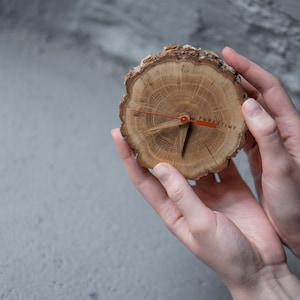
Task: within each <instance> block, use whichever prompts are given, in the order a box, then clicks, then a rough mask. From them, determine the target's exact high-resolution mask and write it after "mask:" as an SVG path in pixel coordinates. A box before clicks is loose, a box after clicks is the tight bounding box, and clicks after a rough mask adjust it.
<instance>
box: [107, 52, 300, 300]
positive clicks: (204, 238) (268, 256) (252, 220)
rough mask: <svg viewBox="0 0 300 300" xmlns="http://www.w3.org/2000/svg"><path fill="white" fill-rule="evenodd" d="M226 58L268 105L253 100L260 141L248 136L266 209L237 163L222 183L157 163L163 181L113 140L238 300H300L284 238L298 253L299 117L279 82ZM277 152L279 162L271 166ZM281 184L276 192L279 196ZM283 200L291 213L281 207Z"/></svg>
mask: <svg viewBox="0 0 300 300" xmlns="http://www.w3.org/2000/svg"><path fill="white" fill-rule="evenodd" d="M223 55H224V57H225V58H226V59H227V61H229V62H230V64H232V65H234V66H235V67H236V68H237V69H238V70H239V71H240V73H241V74H242V75H244V77H245V78H246V80H247V81H246V80H245V81H244V85H245V87H246V88H247V91H248V93H249V94H250V95H253V96H254V95H256V97H257V99H258V101H259V103H261V104H262V106H260V105H259V104H258V103H254V102H253V101H254V100H253V99H250V100H247V101H246V102H245V104H244V105H243V114H244V116H245V119H246V121H247V124H248V126H249V128H250V130H251V133H252V134H253V135H254V137H255V138H256V140H257V143H258V145H257V144H256V141H255V140H254V139H253V138H252V137H251V136H249V139H248V141H247V145H246V146H247V147H246V151H247V153H248V155H249V160H250V162H251V165H252V171H253V175H254V176H255V179H256V184H257V187H258V192H259V195H260V197H262V198H261V199H260V200H261V201H262V204H263V205H262V206H261V205H260V204H259V203H258V202H257V200H256V199H255V197H254V195H253V194H252V193H251V191H250V190H249V188H248V187H247V185H246V184H245V182H244V181H243V180H242V179H241V177H240V175H239V173H238V171H237V169H236V168H235V166H234V163H233V162H232V161H231V162H230V164H229V167H228V168H226V169H224V170H223V171H221V172H220V177H221V183H220V184H219V183H216V182H215V179H214V176H213V174H208V175H207V176H205V177H202V178H200V179H199V180H196V184H195V186H190V185H189V184H188V182H187V181H186V180H185V179H184V178H183V176H182V175H181V174H180V173H179V172H178V171H177V170H176V169H175V168H174V167H172V166H171V165H170V164H166V163H159V164H157V165H156V166H155V167H154V173H155V175H156V176H154V175H153V174H152V173H151V172H149V171H148V170H147V169H146V168H144V167H142V166H140V165H139V163H138V162H137V161H136V159H135V153H134V152H133V151H132V149H131V148H130V147H129V145H128V144H127V143H126V142H125V140H124V139H123V137H122V136H121V134H120V131H119V129H116V130H114V131H113V132H112V134H113V138H114V141H115V144H116V146H117V149H118V151H119V153H120V156H121V159H122V160H123V163H124V165H125V168H126V170H127V172H128V174H129V176H130V178H131V180H132V181H133V183H134V185H135V186H136V188H137V189H138V190H139V191H140V192H141V194H142V195H143V196H144V197H145V199H146V200H147V201H148V202H149V204H150V205H151V206H152V207H153V208H154V209H155V210H156V212H157V213H158V214H159V215H160V217H161V218H162V220H163V221H164V222H165V223H166V225H167V227H168V228H169V230H170V231H171V232H173V233H174V234H175V235H176V236H177V237H178V238H179V239H180V240H181V241H182V242H183V243H184V244H185V245H186V246H187V247H188V248H189V249H190V250H191V251H192V252H193V253H194V254H195V255H196V256H197V257H199V258H200V259H201V260H202V261H204V262H205V263H206V264H207V265H208V266H209V267H211V268H212V269H214V270H215V271H216V272H217V273H218V274H219V275H220V276H221V278H222V279H223V281H224V282H225V284H226V285H227V287H228V288H229V290H230V292H231V294H232V296H233V299H239V300H241V299H278V298H280V299H299V295H300V283H299V280H298V279H297V278H296V276H294V275H293V274H292V273H291V272H290V270H289V268H288V266H287V263H286V257H285V254H284V250H283V247H282V244H281V241H280V238H281V239H283V238H284V240H283V241H284V242H286V243H287V242H288V243H287V244H288V246H289V247H290V248H291V250H292V251H294V253H296V254H297V253H298V255H299V243H300V240H299V226H300V221H299V219H300V218H299V216H300V210H299V209H298V207H299V173H300V165H299V157H300V156H299V150H298V149H299V148H300V140H299V128H300V118H299V114H298V113H297V111H296V110H295V108H294V107H293V105H292V103H291V102H290V100H289V98H288V96H287V95H286V93H285V92H284V90H283V88H282V86H281V85H280V83H279V82H278V81H277V80H276V79H275V78H274V77H272V76H271V75H270V74H268V73H267V72H266V71H264V70H262V69H261V68H259V67H258V66H257V65H255V64H254V63H252V62H250V61H248V60H247V59H246V58H244V57H242V56H240V55H238V54H237V53H235V52H233V51H232V50H229V49H226V50H224V52H223ZM264 83H265V85H264ZM270 86H272V91H273V94H271V93H270ZM272 101H275V103H276V106H275V107H272V106H271V105H272V103H273V102H272ZM263 107H265V108H266V109H267V110H268V111H270V112H271V114H270V115H269V113H268V112H267V111H265V110H264V109H263ZM282 107H284V108H285V109H280V108H282ZM254 112H255V114H254ZM274 116H275V117H274ZM273 118H274V119H273ZM160 121H162V120H160ZM151 122H152V123H153V122H154V120H151ZM162 122H163V121H162ZM152 123H151V124H152ZM274 124H275V127H274ZM287 124H288V127H287ZM190 125H192V124H190ZM277 126H278V128H279V130H278V131H277V130H275V129H276V128H277ZM195 128H196V127H195ZM216 128H218V127H216ZM216 128H214V129H212V128H206V127H205V126H202V127H200V126H199V129H209V130H214V131H216ZM170 129H172V127H171V128H170ZM282 136H284V137H285V139H284V140H282ZM274 146H276V147H274ZM270 147H271V148H272V149H270ZM270 151H271V154H272V155H270ZM274 155H275V156H277V158H276V159H273V162H272V160H270V158H272V157H274ZM279 158H280V159H279ZM276 166H277V167H280V169H279V171H284V170H285V169H283V168H284V166H286V167H287V166H288V169H287V170H290V171H291V173H289V175H288V176H287V174H286V173H283V174H282V175H280V172H279V171H278V172H277V169H276V172H274V167H275V168H276ZM287 170H286V171H287ZM269 179H270V180H271V182H273V184H272V185H269V184H268V182H269V181H268V180H269ZM262 186H263V189H261V187H262ZM274 187H277V192H276V194H274V193H273V194H272V191H273V190H272V189H273V188H274ZM286 188H288V190H287V189H286ZM270 197H271V198H270ZM282 199H285V200H284V203H285V205H284V209H282V208H283V206H282V205H281V209H278V206H279V208H280V204H282ZM289 212H290V213H289ZM297 226H298V227H297ZM297 228H298V230H297ZM283 229H284V231H283ZM282 233H284V235H282ZM297 251H298V252H297Z"/></svg>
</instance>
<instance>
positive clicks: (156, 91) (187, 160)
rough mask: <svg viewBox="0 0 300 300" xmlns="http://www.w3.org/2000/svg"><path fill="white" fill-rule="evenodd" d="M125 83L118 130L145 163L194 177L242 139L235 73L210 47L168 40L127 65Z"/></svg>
mask: <svg viewBox="0 0 300 300" xmlns="http://www.w3.org/2000/svg"><path fill="white" fill-rule="evenodd" d="M125 85H126V94H125V96H124V97H123V99H122V101H121V103H120V119H121V121H122V124H121V132H122V135H123V136H124V138H125V139H126V141H127V142H128V143H129V144H130V145H131V147H132V148H133V149H135V151H136V154H137V155H136V157H137V161H138V162H139V164H141V165H142V166H144V167H146V168H153V167H154V166H155V165H156V164H157V163H159V162H162V161H164V162H168V163H170V164H172V165H173V166H175V167H176V168H177V169H178V170H179V171H180V172H181V173H182V174H183V175H184V176H185V177H186V178H189V179H199V178H200V177H201V176H204V175H206V174H207V173H209V172H214V173H215V172H219V171H221V170H222V169H224V168H225V167H226V166H227V164H228V160H229V159H230V158H231V157H233V156H235V155H236V153H237V150H238V149H240V148H241V147H242V145H243V144H244V140H245V130H246V125H245V122H244V119H243V117H242V113H241V105H242V103H243V100H244V98H245V97H246V94H245V92H244V90H243V88H242V85H241V80H240V76H239V74H237V73H236V72H235V71H234V70H233V69H232V68H231V67H230V66H228V65H227V64H226V63H225V62H223V61H222V60H221V59H220V58H219V56H218V55H217V54H215V53H214V52H212V51H209V50H202V49H197V48H194V47H192V46H179V45H169V46H167V47H165V48H164V49H163V51H162V52H160V53H159V54H156V55H150V56H148V57H146V58H145V59H144V60H143V61H142V62H141V64H140V65H139V66H138V67H136V68H134V69H132V70H130V71H129V73H128V74H127V76H126V78H125ZM164 116H166V117H164ZM183 116H184V117H185V116H186V117H187V118H188V120H190V123H188V124H183V123H182V122H181V121H180V118H182V117H183ZM172 117H173V118H174V119H172ZM196 120H199V122H198V123H199V124H201V123H200V121H203V122H202V123H204V124H205V122H207V123H208V124H216V128H211V127H209V126H203V125H199V124H198V125H197V123H196Z"/></svg>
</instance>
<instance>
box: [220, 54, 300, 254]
mask: <svg viewBox="0 0 300 300" xmlns="http://www.w3.org/2000/svg"><path fill="white" fill-rule="evenodd" d="M222 54H223V57H224V59H225V60H226V62H227V63H228V64H229V65H231V66H232V67H233V68H235V69H236V70H237V71H238V72H239V73H240V74H241V75H242V76H243V85H244V87H245V89H246V90H247V91H248V94H249V95H250V96H251V97H254V98H256V100H257V101H254V100H253V99H249V100H247V101H246V102H245V103H244V105H243V114H244V117H245V120H246V123H247V125H248V128H249V130H250V132H251V134H252V136H251V134H249V137H248V141H247V145H246V147H245V150H246V152H247V154H248V158H249V162H250V165H251V170H252V174H253V177H254V180H255V185H256V189H257V193H258V195H259V198H260V201H261V205H262V207H263V209H264V211H265V213H266V215H267V217H268V219H269V220H270V222H271V223H272V225H273V226H274V228H275V230H276V232H277V233H278V235H279V236H280V238H281V240H282V242H283V243H284V244H286V245H287V246H288V247H289V248H290V249H291V251H293V252H294V253H295V254H296V255H297V256H298V257H300V234H299V232H300V117H299V113H298V112H297V110H296V109H295V107H294V105H293V103H292V101H291V100H290V98H289V97H288V95H287V94H286V92H285V90H284V89H283V87H282V85H281V83H280V81H279V80H278V79H277V78H276V77H274V76H273V75H271V74H269V73H268V72H267V71H265V70H263V69H262V68H260V67H259V66H258V65H256V64H254V63H253V62H251V61H249V60H248V59H246V58H245V57H242V56H241V55H239V54H237V53H236V52H234V51H233V50H232V49H230V48H225V49H224V50H223V53H222ZM253 137H254V138H253Z"/></svg>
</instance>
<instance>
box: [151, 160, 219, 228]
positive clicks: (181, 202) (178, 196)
mask: <svg viewBox="0 0 300 300" xmlns="http://www.w3.org/2000/svg"><path fill="white" fill-rule="evenodd" d="M154 172H155V174H156V176H157V177H158V179H159V180H160V182H161V184H162V185H163V186H164V188H165V190H166V191H167V194H168V196H169V198H170V199H171V200H172V201H173V202H174V204H175V206H176V207H177V208H178V210H179V211H180V212H181V213H182V215H183V217H184V219H185V220H186V222H187V224H188V227H189V228H190V230H191V232H199V231H201V232H203V233H204V232H207V231H209V230H208V227H207V226H212V225H213V226H215V225H216V224H214V222H215V215H214V213H213V212H212V211H211V210H210V209H209V208H207V207H206V206H205V205H204V204H203V202H202V201H201V200H200V199H199V198H198V196H197V195H196V193H195V192H194V191H193V189H192V187H191V186H190V185H189V183H188V182H187V180H186V179H185V178H184V177H183V176H182V175H181V174H180V173H179V172H178V171H177V170H176V169H175V168H174V167H172V166H171V165H169V164H166V163H160V164H158V165H157V166H155V167H154Z"/></svg>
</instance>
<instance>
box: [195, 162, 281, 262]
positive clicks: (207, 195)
mask: <svg viewBox="0 0 300 300" xmlns="http://www.w3.org/2000/svg"><path fill="white" fill-rule="evenodd" d="M220 176H221V179H222V182H221V183H216V182H215V180H214V177H213V176H212V175H208V176H207V177H205V178H203V179H201V180H199V181H198V182H197V183H196V186H195V187H194V191H195V192H196V194H197V195H198V197H199V198H200V199H201V200H202V201H203V202H204V203H205V205H206V206H207V207H209V208H210V209H211V210H213V211H215V212H219V213H221V214H222V215H223V216H224V217H225V218H222V223H220V227H223V228H222V230H224V231H225V230H226V231H227V232H224V235H228V234H229V233H230V231H231V234H238V235H239V237H236V238H238V242H239V246H238V245H231V247H235V246H237V247H240V246H241V245H243V246H244V247H247V248H248V249H245V248H244V249H241V248H238V249H229V250H228V251H234V252H242V251H245V250H246V251H247V252H249V251H251V252H252V255H253V257H255V259H256V262H255V263H258V264H260V267H262V266H264V265H266V264H273V263H279V262H282V261H284V260H285V255H284V252H283V249H282V246H281V245H280V242H279V240H278V238H277V236H276V234H275V233H274V231H273V229H272V227H271V226H270V224H269V222H268V220H267V218H266V217H265V214H264V213H263V211H262V209H261V207H260V206H259V204H258V203H257V201H256V199H255V197H254V196H253V194H252V192H251V191H250V189H249V188H248V186H247V185H246V184H245V182H244V181H243V180H242V179H241V177H240V175H239V173H238V172H237V170H236V168H235V166H234V164H233V163H232V162H231V163H230V166H229V167H228V168H227V169H226V170H225V171H223V172H222V173H221V175H220ZM234 227H235V228H234ZM236 229H238V231H237V230H236ZM244 239H245V240H244ZM241 241H244V242H243V243H242V244H240V242H241ZM245 241H247V242H245ZM226 247H227V248H228V247H229V245H226ZM229 248H230V247H229ZM266 249H267V251H266Z"/></svg>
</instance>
